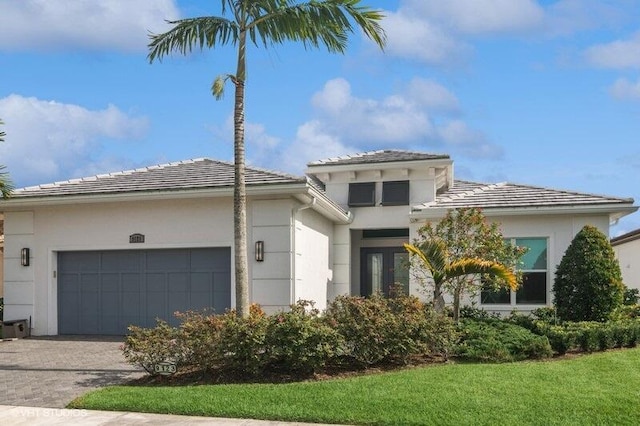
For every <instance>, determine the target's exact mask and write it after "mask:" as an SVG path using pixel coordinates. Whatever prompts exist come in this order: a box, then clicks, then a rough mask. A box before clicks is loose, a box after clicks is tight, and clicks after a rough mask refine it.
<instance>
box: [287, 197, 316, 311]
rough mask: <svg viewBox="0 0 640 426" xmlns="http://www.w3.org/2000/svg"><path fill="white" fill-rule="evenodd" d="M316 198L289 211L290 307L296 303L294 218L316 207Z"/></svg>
mask: <svg viewBox="0 0 640 426" xmlns="http://www.w3.org/2000/svg"><path fill="white" fill-rule="evenodd" d="M316 202H317V198H316V197H314V196H311V201H310V202H308V203H306V204H302V205H301V206H298V207H294V208H292V209H291V233H290V236H289V238H291V260H290V269H291V271H290V274H291V289H290V292H289V294H291V301H290V302H291V303H290V304H291V305H293V304H294V303H296V217H297V216H298V212H301V211H302V210H306V209H309V208H311V207H313V206H315V205H316Z"/></svg>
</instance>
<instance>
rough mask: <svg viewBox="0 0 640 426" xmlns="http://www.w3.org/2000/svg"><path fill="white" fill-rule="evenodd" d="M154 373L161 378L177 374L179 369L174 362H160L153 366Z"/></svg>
mask: <svg viewBox="0 0 640 426" xmlns="http://www.w3.org/2000/svg"><path fill="white" fill-rule="evenodd" d="M153 371H154V373H156V374H160V375H161V376H169V375H171V374H175V373H176V371H178V369H177V367H176V365H175V364H174V363H172V362H159V363H157V364H155V365H154V366H153Z"/></svg>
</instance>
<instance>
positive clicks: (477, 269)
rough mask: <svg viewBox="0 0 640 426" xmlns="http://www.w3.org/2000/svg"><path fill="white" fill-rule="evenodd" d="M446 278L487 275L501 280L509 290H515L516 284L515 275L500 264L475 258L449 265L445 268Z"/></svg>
mask: <svg viewBox="0 0 640 426" xmlns="http://www.w3.org/2000/svg"><path fill="white" fill-rule="evenodd" d="M446 273H447V276H448V277H450V278H453V277H462V276H465V275H476V274H488V275H491V276H493V277H496V278H499V279H501V280H503V281H504V282H505V283H506V284H507V285H508V286H509V288H511V289H512V290H516V289H517V287H518V282H517V279H516V276H515V274H514V273H513V272H512V271H511V270H510V269H509V268H507V267H506V266H504V265H503V264H501V263H498V262H493V261H490V260H482V259H475V258H465V259H460V260H457V261H455V262H452V263H451V264H449V265H448V266H447V268H446Z"/></svg>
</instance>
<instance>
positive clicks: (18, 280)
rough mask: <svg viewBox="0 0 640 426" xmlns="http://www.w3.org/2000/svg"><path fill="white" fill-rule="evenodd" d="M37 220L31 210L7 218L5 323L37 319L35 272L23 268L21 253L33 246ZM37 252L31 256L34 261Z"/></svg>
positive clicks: (5, 222) (5, 235)
mask: <svg viewBox="0 0 640 426" xmlns="http://www.w3.org/2000/svg"><path fill="white" fill-rule="evenodd" d="M33 232H34V217H33V212H30V211H15V212H5V215H4V303H5V305H4V320H5V321H6V320H12V319H29V318H33V316H34V306H35V300H34V294H35V286H34V282H35V281H34V277H35V275H34V269H33V268H32V267H25V266H22V265H20V250H21V249H22V248H23V247H29V248H31V247H33ZM33 256H34V253H33V251H32V253H31V259H30V260H31V262H33Z"/></svg>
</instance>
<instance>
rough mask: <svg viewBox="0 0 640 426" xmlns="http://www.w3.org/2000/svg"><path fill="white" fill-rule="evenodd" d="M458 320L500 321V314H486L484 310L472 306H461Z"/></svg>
mask: <svg viewBox="0 0 640 426" xmlns="http://www.w3.org/2000/svg"><path fill="white" fill-rule="evenodd" d="M460 318H468V319H475V320H488V319H491V320H495V319H500V314H499V313H497V312H487V311H485V310H484V309H481V308H476V307H474V306H468V305H467V306H463V307H462V308H460Z"/></svg>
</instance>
